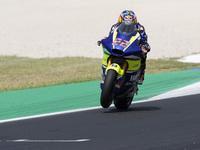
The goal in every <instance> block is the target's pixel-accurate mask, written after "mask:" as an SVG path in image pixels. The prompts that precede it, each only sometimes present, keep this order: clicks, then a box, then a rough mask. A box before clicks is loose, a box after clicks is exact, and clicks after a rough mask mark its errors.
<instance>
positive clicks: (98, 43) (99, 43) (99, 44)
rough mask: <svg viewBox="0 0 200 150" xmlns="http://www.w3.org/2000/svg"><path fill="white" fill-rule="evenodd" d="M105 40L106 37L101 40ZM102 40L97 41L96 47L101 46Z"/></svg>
mask: <svg viewBox="0 0 200 150" xmlns="http://www.w3.org/2000/svg"><path fill="white" fill-rule="evenodd" d="M106 38H107V37H104V38H103V39H106ZM103 39H102V40H103ZM102 40H100V41H97V45H98V46H101V44H102V42H101V41H102Z"/></svg>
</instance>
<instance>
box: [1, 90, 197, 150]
mask: <svg viewBox="0 0 200 150" xmlns="http://www.w3.org/2000/svg"><path fill="white" fill-rule="evenodd" d="M199 99H200V94H197V95H190V96H184V97H177V98H170V99H164V100H157V101H151V102H144V103H136V104H132V105H131V107H130V109H128V110H126V111H119V110H116V109H115V108H114V107H111V108H109V109H103V108H101V109H96V110H90V111H82V112H76V113H69V114H63V115H57V116H51V117H43V118H37V119H30V120H22V121H15V122H7V123H2V124H0V133H1V134H0V150H36V149H37V150H55V149H56V150H80V149H81V150H83V149H84V150H90V149H91V150H102V149H103V150H107V149H109V150H133V149H135V150H199V149H200V117H199V114H200V109H199V106H200V101H199Z"/></svg>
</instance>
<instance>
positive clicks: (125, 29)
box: [119, 24, 137, 35]
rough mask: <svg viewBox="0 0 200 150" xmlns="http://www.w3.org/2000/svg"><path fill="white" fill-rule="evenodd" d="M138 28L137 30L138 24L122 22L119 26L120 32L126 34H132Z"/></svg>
mask: <svg viewBox="0 0 200 150" xmlns="http://www.w3.org/2000/svg"><path fill="white" fill-rule="evenodd" d="M136 30H137V27H136V24H131V25H126V24H120V26H119V32H120V33H122V34H126V35H130V34H131V33H133V32H134V31H136Z"/></svg>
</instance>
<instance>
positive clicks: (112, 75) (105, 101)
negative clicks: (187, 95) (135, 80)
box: [100, 70, 117, 108]
mask: <svg viewBox="0 0 200 150" xmlns="http://www.w3.org/2000/svg"><path fill="white" fill-rule="evenodd" d="M116 80H117V72H116V71H115V70H108V73H107V76H106V79H105V81H104V85H103V88H102V92H101V99H100V102H101V106H102V107H103V108H108V107H109V106H110V105H111V104H112V94H113V90H114V87H115V82H116Z"/></svg>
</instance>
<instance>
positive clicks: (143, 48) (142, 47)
mask: <svg viewBox="0 0 200 150" xmlns="http://www.w3.org/2000/svg"><path fill="white" fill-rule="evenodd" d="M141 49H142V52H143V53H147V52H148V50H147V46H146V45H142V46H141Z"/></svg>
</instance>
